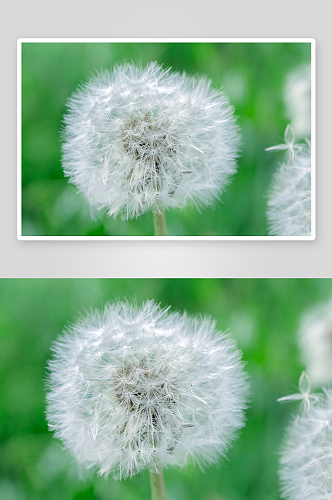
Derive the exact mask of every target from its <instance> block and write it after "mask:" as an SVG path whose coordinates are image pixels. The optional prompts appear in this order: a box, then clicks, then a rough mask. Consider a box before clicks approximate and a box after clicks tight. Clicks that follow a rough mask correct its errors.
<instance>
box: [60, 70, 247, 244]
mask: <svg viewBox="0 0 332 500" xmlns="http://www.w3.org/2000/svg"><path fill="white" fill-rule="evenodd" d="M67 106H68V112H67V114H66V115H65V117H64V129H63V146H62V151H63V156H62V164H63V169H64V173H65V175H66V176H68V177H69V179H70V181H71V182H73V183H74V184H75V185H76V187H77V188H78V190H79V191H80V192H81V193H82V194H83V195H84V196H85V198H86V199H87V200H88V202H89V203H90V205H91V206H93V207H95V208H96V209H97V210H101V211H106V212H107V214H108V215H109V216H117V215H120V216H121V217H122V218H123V219H127V220H128V219H131V218H135V217H138V216H139V215H141V214H143V213H145V212H147V211H149V210H152V211H153V214H154V226H155V234H156V235H166V233H167V230H166V222H165V209H170V208H179V209H182V208H184V207H185V206H186V205H187V204H188V203H191V204H192V205H195V206H197V207H198V208H200V207H204V206H208V205H211V204H212V203H213V202H215V200H216V199H217V198H218V197H219V196H220V194H221V192H222V191H223V190H224V189H225V186H226V185H227V184H228V183H229V181H230V177H231V175H232V174H234V173H235V172H236V157H237V153H238V148H239V133H238V127H237V125H236V123H235V121H236V120H235V117H234V113H233V108H232V107H231V106H230V104H229V100H228V98H227V97H226V96H225V94H224V93H222V92H221V91H217V90H214V89H213V88H212V87H211V82H210V81H209V80H208V79H207V78H206V77H199V76H195V77H189V76H187V75H186V74H184V73H183V74H179V73H175V72H173V73H172V72H171V71H170V70H169V69H166V70H164V69H163V68H162V66H159V65H158V64H157V63H156V62H151V63H150V64H148V65H147V66H146V67H143V66H142V65H141V64H134V63H130V64H129V63H123V64H119V65H116V66H115V67H114V68H113V70H112V71H111V72H109V71H107V70H105V71H102V72H101V73H99V74H97V75H95V76H93V77H91V78H90V79H89V80H88V81H87V82H86V83H85V84H82V85H81V86H80V87H79V88H78V89H77V90H76V92H74V94H73V95H72V97H71V98H70V99H69V101H68V103H67Z"/></svg>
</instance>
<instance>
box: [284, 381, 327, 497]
mask: <svg viewBox="0 0 332 500" xmlns="http://www.w3.org/2000/svg"><path fill="white" fill-rule="evenodd" d="M301 379H302V380H301ZM301 379H300V384H301V382H302V385H304V384H306V386H307V389H306V391H305V392H304V393H302V395H298V394H295V395H294V396H288V397H286V398H281V399H282V400H285V399H289V400H291V399H302V398H303V399H304V403H305V404H304V405H303V408H302V413H301V414H299V415H296V416H295V417H294V418H293V421H292V423H291V424H290V426H289V427H288V429H287V431H286V436H285V440H284V445H283V450H282V453H281V458H280V479H281V485H282V497H283V498H288V499H289V500H330V499H331V498H332V432H331V429H332V390H331V389H324V392H323V393H322V394H317V395H315V394H311V393H310V382H309V379H308V377H307V376H306V375H305V374H302V376H301ZM297 396H302V398H300V397H297Z"/></svg>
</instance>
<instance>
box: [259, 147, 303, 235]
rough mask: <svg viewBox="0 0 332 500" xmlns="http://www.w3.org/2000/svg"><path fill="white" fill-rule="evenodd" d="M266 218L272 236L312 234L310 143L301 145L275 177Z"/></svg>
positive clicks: (282, 165)
mask: <svg viewBox="0 0 332 500" xmlns="http://www.w3.org/2000/svg"><path fill="white" fill-rule="evenodd" d="M270 149H273V148H270ZM267 218H268V223H269V229H270V235H272V236H310V235H311V147H310V143H308V144H307V145H304V146H301V151H300V152H297V153H295V154H294V157H293V158H291V157H289V158H288V159H287V160H286V161H285V162H284V163H282V164H281V166H280V167H279V169H278V170H277V172H276V173H275V174H274V177H273V181H272V185H271V188H270V193H269V199H268V210H267Z"/></svg>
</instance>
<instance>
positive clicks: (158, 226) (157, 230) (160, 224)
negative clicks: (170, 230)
mask: <svg viewBox="0 0 332 500" xmlns="http://www.w3.org/2000/svg"><path fill="white" fill-rule="evenodd" d="M153 225H154V234H155V236H167V226H166V218H165V210H164V207H161V206H159V207H158V208H156V209H155V210H153Z"/></svg>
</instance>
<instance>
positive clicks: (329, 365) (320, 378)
mask: <svg viewBox="0 0 332 500" xmlns="http://www.w3.org/2000/svg"><path fill="white" fill-rule="evenodd" d="M299 344H300V349H301V354H302V360H303V363H304V364H305V366H306V370H307V372H308V375H309V377H310V379H311V381H312V383H313V384H314V385H315V386H316V387H322V386H324V385H327V384H331V383H332V300H330V301H329V302H328V303H327V304H323V305H319V306H318V307H316V308H315V309H313V310H312V311H308V312H307V313H305V315H304V316H303V318H302V321H301V326H300V329H299Z"/></svg>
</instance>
